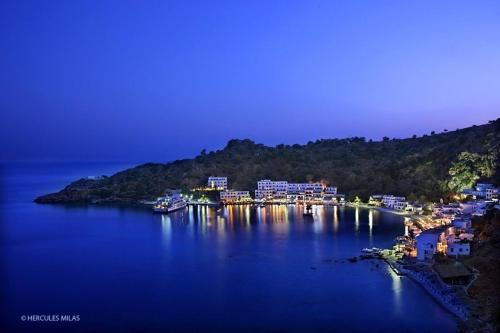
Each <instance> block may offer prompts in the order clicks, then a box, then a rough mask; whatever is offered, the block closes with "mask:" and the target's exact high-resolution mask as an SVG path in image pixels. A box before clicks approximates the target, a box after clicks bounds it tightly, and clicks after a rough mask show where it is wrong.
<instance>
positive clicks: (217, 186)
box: [207, 176, 227, 191]
mask: <svg viewBox="0 0 500 333" xmlns="http://www.w3.org/2000/svg"><path fill="white" fill-rule="evenodd" d="M207 187H208V188H209V189H211V190H218V191H225V190H227V177H216V176H210V177H208V183H207Z"/></svg>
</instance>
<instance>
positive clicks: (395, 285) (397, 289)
mask: <svg viewBox="0 0 500 333" xmlns="http://www.w3.org/2000/svg"><path fill="white" fill-rule="evenodd" d="M387 271H388V272H389V275H390V276H391V278H392V293H393V295H394V303H395V305H396V310H397V311H398V312H400V311H401V277H400V276H399V275H397V274H396V273H394V271H393V270H392V269H391V268H390V267H389V265H387Z"/></svg>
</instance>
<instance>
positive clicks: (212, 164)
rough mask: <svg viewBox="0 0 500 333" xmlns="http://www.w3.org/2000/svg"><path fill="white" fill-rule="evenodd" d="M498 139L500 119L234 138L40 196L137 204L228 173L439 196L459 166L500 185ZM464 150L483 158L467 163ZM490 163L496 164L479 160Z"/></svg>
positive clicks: (239, 178)
mask: <svg viewBox="0 0 500 333" xmlns="http://www.w3.org/2000/svg"><path fill="white" fill-rule="evenodd" d="M499 142H500V118H499V119H497V120H496V121H490V122H489V123H488V124H485V125H481V126H472V127H468V128H464V129H459V130H456V131H449V132H444V133H440V134H431V135H424V136H423V137H416V136H413V137H412V138H407V139H389V138H384V140H382V141H371V140H370V141H366V140H365V139H364V138H360V137H354V138H347V139H321V140H316V141H315V142H309V143H307V144H306V145H299V144H295V145H278V146H276V147H268V146H265V145H263V144H257V143H254V142H253V141H251V140H248V139H245V140H230V141H229V142H228V143H227V145H226V147H225V148H224V149H222V150H217V151H213V152H205V151H202V152H201V154H200V155H198V156H196V157H195V158H193V159H185V160H177V161H174V162H171V163H166V164H156V163H147V164H143V165H139V166H137V167H134V168H131V169H127V170H124V171H122V172H118V173H116V174H114V175H113V176H110V177H104V178H102V179H94V180H91V179H80V180H78V181H75V182H74V183H72V184H70V185H68V186H67V187H66V188H64V189H63V190H61V191H60V192H57V193H52V194H48V195H44V196H41V197H39V198H37V199H36V200H35V201H36V202H38V203H69V202H75V203H76V202H81V203H90V202H121V203H132V202H137V201H139V200H144V199H146V200H147V199H153V198H156V197H157V196H159V195H161V194H162V193H163V191H164V190H165V189H166V188H183V189H189V188H194V187H198V186H200V185H205V184H206V181H207V178H208V177H209V176H211V175H218V176H221V175H224V176H227V177H228V178H229V183H230V187H231V188H234V189H239V190H250V191H251V192H252V193H253V190H254V189H255V187H256V182H257V181H258V180H259V179H275V180H288V181H290V182H312V181H323V182H325V183H328V184H331V185H335V186H337V187H338V189H339V192H341V193H345V194H346V195H347V196H348V197H353V196H355V195H359V196H361V197H362V198H363V199H365V200H366V199H367V198H368V196H369V195H370V194H373V193H392V194H399V195H405V196H407V197H409V199H418V200H422V201H423V200H436V199H439V198H441V197H443V196H446V195H448V194H450V193H451V192H453V190H452V189H451V188H450V186H451V185H450V184H451V183H450V184H449V183H448V181H449V180H450V178H451V177H450V174H449V170H450V168H451V167H452V166H454V169H455V170H458V171H456V172H455V173H457V174H458V175H455V176H454V177H459V176H460V177H462V178H460V179H458V178H457V179H458V183H460V182H462V183H464V182H465V183H470V182H471V179H474V180H476V179H479V180H490V181H493V182H495V183H497V184H500V179H499V178H500V172H499V170H498V169H499V165H500V163H499V161H498V158H499V156H500V154H499V150H500V144H499ZM462 152H469V153H471V154H472V155H468V156H469V157H470V156H476V157H474V158H475V159H474V158H472V159H468V160H467V161H461V160H459V155H460V154H461V153H462ZM483 157H484V159H483ZM483 160H484V161H490V162H491V163H490V164H491V165H490V164H488V166H487V167H484V168H483V166H478V165H476V164H479V163H482V162H481V161H483ZM478 161H479V162H478ZM485 163H486V162H485ZM476 168H478V169H481V170H482V171H481V170H479V171H478V170H474V169H476ZM483 169H491V170H489V172H486V171H484V170H483ZM483 171H484V172H483ZM474 173H477V175H475V174H474ZM471 177H472V178H471ZM455 183H457V182H454V184H455ZM454 186H457V185H456V184H455V185H454Z"/></svg>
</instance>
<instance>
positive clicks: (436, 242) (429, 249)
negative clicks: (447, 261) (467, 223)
mask: <svg viewBox="0 0 500 333" xmlns="http://www.w3.org/2000/svg"><path fill="white" fill-rule="evenodd" d="M447 232H449V231H447V230H446V229H445V228H441V227H440V228H434V229H428V230H424V231H422V232H421V233H420V235H418V236H417V237H416V238H415V242H416V250H417V260H421V261H427V260H431V259H432V257H433V256H434V254H435V253H437V252H444V251H445V250H446V233H447Z"/></svg>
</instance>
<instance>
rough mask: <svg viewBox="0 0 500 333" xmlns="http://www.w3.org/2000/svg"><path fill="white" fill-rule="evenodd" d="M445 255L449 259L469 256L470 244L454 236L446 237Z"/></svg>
mask: <svg viewBox="0 0 500 333" xmlns="http://www.w3.org/2000/svg"><path fill="white" fill-rule="evenodd" d="M446 255H447V256H450V257H458V256H468V255H470V242H469V241H468V240H463V239H460V238H459V237H456V236H455V235H450V236H448V238H447V248H446Z"/></svg>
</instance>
